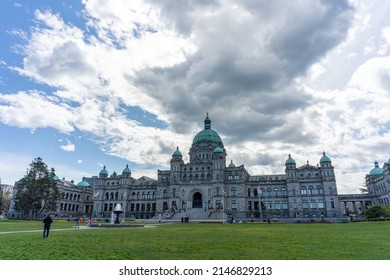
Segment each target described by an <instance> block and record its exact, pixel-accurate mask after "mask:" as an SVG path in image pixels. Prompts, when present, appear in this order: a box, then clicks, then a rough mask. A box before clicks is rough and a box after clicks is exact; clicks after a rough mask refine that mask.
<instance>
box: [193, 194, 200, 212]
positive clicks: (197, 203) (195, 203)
mask: <svg viewBox="0 0 390 280" xmlns="http://www.w3.org/2000/svg"><path fill="white" fill-rule="evenodd" d="M192 208H202V194H201V193H200V192H196V193H194V195H193V196H192Z"/></svg>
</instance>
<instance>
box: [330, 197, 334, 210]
mask: <svg viewBox="0 0 390 280" xmlns="http://www.w3.org/2000/svg"><path fill="white" fill-rule="evenodd" d="M330 208H334V199H333V198H331V199H330Z"/></svg>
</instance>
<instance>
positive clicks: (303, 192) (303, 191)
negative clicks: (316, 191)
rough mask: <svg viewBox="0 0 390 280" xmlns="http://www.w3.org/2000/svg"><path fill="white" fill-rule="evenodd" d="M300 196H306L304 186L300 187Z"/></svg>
mask: <svg viewBox="0 0 390 280" xmlns="http://www.w3.org/2000/svg"><path fill="white" fill-rule="evenodd" d="M301 194H302V195H307V190H306V187H305V186H302V187H301Z"/></svg>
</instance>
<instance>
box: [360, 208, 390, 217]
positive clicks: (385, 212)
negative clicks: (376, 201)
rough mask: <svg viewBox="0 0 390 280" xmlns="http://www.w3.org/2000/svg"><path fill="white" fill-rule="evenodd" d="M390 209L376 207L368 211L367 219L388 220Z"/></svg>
mask: <svg viewBox="0 0 390 280" xmlns="http://www.w3.org/2000/svg"><path fill="white" fill-rule="evenodd" d="M389 210H390V209H389V207H386V206H383V205H375V206H373V207H370V208H368V209H367V211H366V218H367V219H377V218H382V219H383V218H387V217H390V214H389V213H390V212H389Z"/></svg>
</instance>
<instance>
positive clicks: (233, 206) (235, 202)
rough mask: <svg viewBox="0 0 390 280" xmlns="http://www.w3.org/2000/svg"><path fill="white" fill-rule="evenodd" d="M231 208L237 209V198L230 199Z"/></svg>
mask: <svg viewBox="0 0 390 280" xmlns="http://www.w3.org/2000/svg"><path fill="white" fill-rule="evenodd" d="M232 210H237V200H232Z"/></svg>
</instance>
